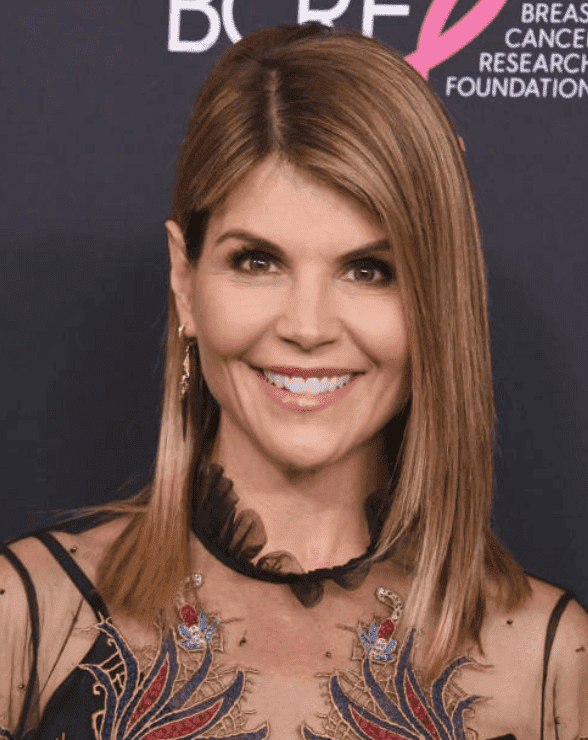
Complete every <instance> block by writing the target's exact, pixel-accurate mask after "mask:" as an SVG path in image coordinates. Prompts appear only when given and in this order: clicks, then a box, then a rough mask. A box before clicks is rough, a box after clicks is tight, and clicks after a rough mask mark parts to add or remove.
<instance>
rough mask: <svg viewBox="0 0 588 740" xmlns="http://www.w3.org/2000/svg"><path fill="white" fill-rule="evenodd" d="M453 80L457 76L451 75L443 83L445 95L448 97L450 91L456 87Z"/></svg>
mask: <svg viewBox="0 0 588 740" xmlns="http://www.w3.org/2000/svg"><path fill="white" fill-rule="evenodd" d="M455 80H457V77H454V76H453V75H452V76H451V77H448V78H447V81H446V84H445V97H447V98H448V97H449V96H450V95H451V91H452V90H455V88H456V87H457V86H456V84H455Z"/></svg>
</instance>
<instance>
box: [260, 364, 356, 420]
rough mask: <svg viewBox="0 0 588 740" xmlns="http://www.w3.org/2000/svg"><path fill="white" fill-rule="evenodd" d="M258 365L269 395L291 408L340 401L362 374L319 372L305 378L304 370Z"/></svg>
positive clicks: (314, 407) (310, 407)
mask: <svg viewBox="0 0 588 740" xmlns="http://www.w3.org/2000/svg"><path fill="white" fill-rule="evenodd" d="M254 369H255V371H256V373H257V376H258V377H259V378H260V380H261V383H262V388H263V389H264V391H265V392H266V393H267V395H268V396H269V397H270V398H271V399H272V400H273V401H275V402H276V403H278V404H280V406H282V407H283V408H285V409H287V410H289V411H318V410H320V409H323V408H325V407H326V406H330V405H332V404H334V403H336V402H337V401H339V400H340V399H342V398H344V397H345V396H346V395H347V393H348V392H349V391H350V390H351V389H352V388H354V387H355V384H356V381H357V380H359V376H360V375H361V374H362V373H352V372H349V373H344V374H341V375H336V374H334V373H333V374H332V375H324V376H323V375H322V374H321V373H317V374H316V375H313V376H307V377H306V379H304V378H303V377H302V373H301V372H300V371H298V372H299V373H300V375H284V374H279V373H273V372H269V371H267V370H261V369H259V368H254ZM313 372H316V371H313ZM319 375H320V377H319Z"/></svg>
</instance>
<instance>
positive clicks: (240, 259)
mask: <svg viewBox="0 0 588 740" xmlns="http://www.w3.org/2000/svg"><path fill="white" fill-rule="evenodd" d="M275 262H276V259H275V257H272V255H270V254H267V252H261V251H260V250H259V249H246V248H244V249H240V250H238V251H237V252H235V253H233V254H230V255H229V264H230V266H231V267H232V268H233V269H234V270H237V271H239V272H245V273H252V274H260V273H261V274H265V273H267V272H269V266H270V265H272V264H275ZM247 263H249V267H244V265H247Z"/></svg>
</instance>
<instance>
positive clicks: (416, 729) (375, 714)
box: [301, 589, 479, 740]
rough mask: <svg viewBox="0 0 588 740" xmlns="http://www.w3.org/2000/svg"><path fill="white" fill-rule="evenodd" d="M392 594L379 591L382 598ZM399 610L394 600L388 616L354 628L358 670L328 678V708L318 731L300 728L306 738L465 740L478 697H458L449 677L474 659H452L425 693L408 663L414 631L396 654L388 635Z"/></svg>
mask: <svg viewBox="0 0 588 740" xmlns="http://www.w3.org/2000/svg"><path fill="white" fill-rule="evenodd" d="M390 594H391V592H388V591H386V590H385V589H379V591H378V592H377V596H378V598H379V600H380V601H388V600H389V597H390ZM397 598H398V597H396V599H397ZM399 613H400V608H399V607H398V602H397V604H396V607H395V611H394V613H393V615H392V618H387V619H384V620H381V621H379V623H378V621H377V620H374V621H373V622H372V623H371V624H370V626H369V628H368V627H367V626H363V625H360V626H359V627H358V629H357V637H358V642H357V647H358V648H359V655H357V657H356V659H357V660H358V662H359V664H360V671H359V672H356V671H349V672H339V673H337V674H336V675H330V676H328V677H327V683H326V690H327V696H328V702H329V705H330V707H331V711H330V713H329V715H328V716H327V717H326V718H325V721H324V729H323V732H322V733H320V734H317V733H316V732H314V731H313V730H312V729H311V728H310V727H308V726H306V725H305V726H303V727H302V729H301V732H302V737H303V738H304V740H357V739H358V738H359V739H361V740H468V735H466V732H467V731H466V730H465V729H464V717H463V715H464V712H465V711H466V710H467V709H468V708H469V707H470V706H471V705H472V703H473V702H474V701H476V699H478V698H479V697H477V696H467V697H463V696H461V695H459V692H457V691H456V690H455V688H453V690H451V689H452V687H451V685H450V679H451V677H452V676H453V675H454V674H455V672H456V670H457V669H458V668H459V667H460V666H463V665H466V664H468V663H472V662H473V661H472V660H471V659H470V658H468V657H466V656H462V657H461V658H458V659H457V660H455V661H453V662H452V663H451V664H450V665H449V666H448V667H447V668H446V669H445V671H444V672H443V674H442V675H441V676H440V677H439V678H438V679H437V680H436V681H435V682H434V683H433V684H432V686H431V687H430V689H429V690H428V691H426V692H425V690H424V689H423V687H422V686H421V684H420V682H419V681H418V679H417V677H416V675H415V672H414V670H413V667H412V664H411V652H412V648H413V643H414V636H415V631H414V630H412V631H411V632H410V634H409V636H408V638H407V639H406V641H405V643H404V645H403V647H402V650H401V651H400V654H397V653H396V647H397V643H396V640H394V638H392V634H393V633H394V629H395V624H394V623H395V621H396V619H397V618H398V615H399ZM394 661H395V662H396V663H395V665H393V663H394Z"/></svg>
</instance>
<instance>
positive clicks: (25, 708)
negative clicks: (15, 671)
mask: <svg viewBox="0 0 588 740" xmlns="http://www.w3.org/2000/svg"><path fill="white" fill-rule="evenodd" d="M0 554H1V555H4V556H5V557H6V558H7V559H8V560H9V562H10V563H11V565H13V566H14V568H15V570H16V572H17V573H18V575H19V576H20V577H21V579H22V582H23V584H24V587H25V591H26V595H27V600H28V602H29V614H30V617H31V640H32V643H33V661H32V664H31V673H30V676H29V681H28V684H27V690H26V693H25V698H24V704H23V705H22V710H21V713H20V718H19V721H18V727H17V728H16V734H15V736H14V737H15V738H16V740H20V737H21V735H22V733H23V731H24V726H25V722H26V719H27V715H28V712H29V708H30V705H31V701H32V698H33V691H34V688H35V682H36V681H37V659H38V655H39V602H38V601H37V594H36V592H35V587H34V585H33V582H32V580H31V577H30V575H29V572H28V570H27V569H26V568H25V566H24V565H23V564H22V562H21V561H20V560H19V558H17V556H16V555H15V554H14V553H13V552H12V550H11V549H10V548H9V547H7V546H6V545H5V544H4V543H3V542H0Z"/></svg>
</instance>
